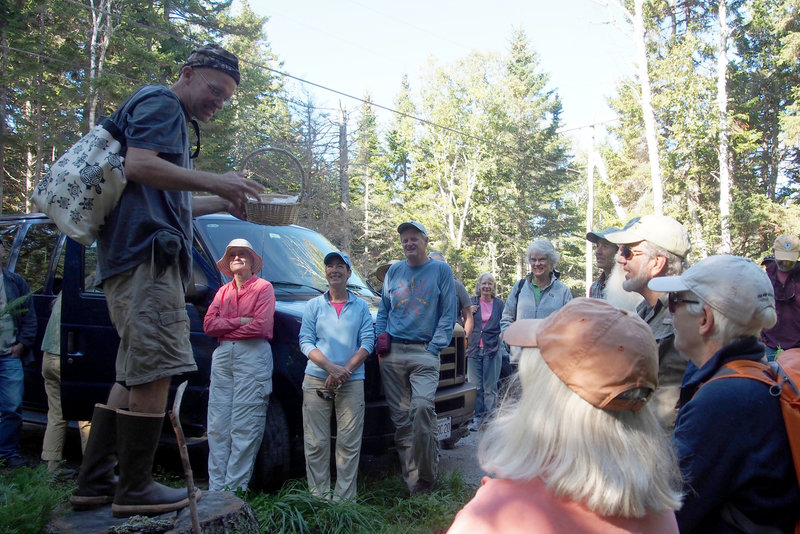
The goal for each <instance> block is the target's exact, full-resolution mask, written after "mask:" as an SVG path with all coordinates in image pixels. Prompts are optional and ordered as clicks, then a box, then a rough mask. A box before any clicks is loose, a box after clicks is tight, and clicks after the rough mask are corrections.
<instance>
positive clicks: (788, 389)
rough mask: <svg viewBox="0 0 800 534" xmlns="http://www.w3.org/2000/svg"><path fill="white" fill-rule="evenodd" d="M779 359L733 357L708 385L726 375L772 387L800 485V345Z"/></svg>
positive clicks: (797, 531)
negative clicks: (779, 405) (765, 359)
mask: <svg viewBox="0 0 800 534" xmlns="http://www.w3.org/2000/svg"><path fill="white" fill-rule="evenodd" d="M778 360H780V363H779V362H777V361H774V362H769V363H763V362H756V361H752V360H733V361H730V362H728V363H726V364H725V365H723V366H722V367H721V368H720V370H719V371H718V372H717V374H716V375H715V376H713V377H712V378H711V379H709V380H708V381H707V382H706V384H708V382H712V381H714V380H721V379H723V378H750V379H752V380H758V381H759V382H762V383H764V384H767V385H768V386H769V393H770V395H772V396H773V397H779V398H780V402H781V412H782V414H783V422H784V425H785V426H786V435H787V436H788V437H789V447H790V448H791V449H792V460H794V471H795V475H796V476H797V483H798V485H800V348H796V349H789V350H785V351H783V352H781V353H780V355H779V356H778ZM704 385H705V384H704ZM794 532H795V534H800V519H798V520H797V523H796V524H795V528H794Z"/></svg>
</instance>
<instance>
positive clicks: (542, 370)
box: [478, 348, 681, 517]
mask: <svg viewBox="0 0 800 534" xmlns="http://www.w3.org/2000/svg"><path fill="white" fill-rule="evenodd" d="M565 350H568V349H566V348H565ZM515 380H518V381H519V382H518V384H517V385H518V386H519V388H517V389H518V390H521V392H520V393H519V396H518V398H516V399H514V400H509V398H508V396H507V397H506V400H504V402H503V406H502V407H501V409H500V411H499V414H498V416H497V418H496V419H495V420H494V421H493V422H492V423H491V424H490V426H489V428H488V429H487V431H486V433H485V435H484V437H483V439H482V440H481V443H480V447H479V451H478V457H479V460H480V464H481V467H482V468H483V469H484V470H485V471H487V472H489V473H493V474H495V475H497V476H499V477H502V478H507V479H512V480H532V479H534V478H537V477H539V478H541V479H542V480H543V481H544V483H545V484H546V485H547V488H548V490H549V491H550V492H551V493H552V494H553V495H554V496H556V497H561V498H567V499H570V500H572V501H575V502H580V503H582V504H584V505H585V506H586V507H588V508H589V509H590V510H592V511H593V512H595V513H597V514H600V515H603V516H619V517H643V516H645V515H647V514H648V513H652V512H656V513H657V512H662V511H665V510H677V509H678V508H680V505H681V492H680V484H681V478H680V471H679V469H678V463H677V459H676V457H675V454H674V452H673V450H672V448H671V446H670V440H669V437H668V436H667V435H666V433H665V431H664V430H663V429H662V427H661V424H660V423H659V421H658V419H657V417H656V415H655V412H654V407H653V406H652V405H651V404H650V403H648V404H647V405H645V406H644V407H643V408H642V409H641V410H639V411H638V412H633V411H624V412H612V411H606V410H601V409H599V408H595V407H594V406H592V405H591V404H589V403H588V402H586V401H585V400H583V399H582V398H581V397H579V396H578V395H577V394H576V393H575V392H573V391H572V390H571V389H569V388H568V387H567V386H566V385H565V384H564V383H563V382H562V381H561V380H560V379H559V378H558V377H557V376H556V375H555V374H554V373H553V372H552V371H551V370H550V368H549V367H548V366H547V364H546V363H545V362H544V360H543V359H542V357H541V354H539V350H538V349H535V348H526V349H523V350H522V357H521V358H520V366H519V373H518V378H515ZM512 389H514V388H512Z"/></svg>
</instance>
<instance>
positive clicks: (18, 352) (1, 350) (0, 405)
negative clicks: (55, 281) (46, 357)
mask: <svg viewBox="0 0 800 534" xmlns="http://www.w3.org/2000/svg"><path fill="white" fill-rule="evenodd" d="M5 257H6V249H5V247H4V246H3V243H2V241H0V267H2V270H3V272H2V275H0V312H1V313H2V315H0V467H8V468H12V469H13V468H17V467H23V466H26V465H28V463H27V462H26V461H25V459H24V458H23V457H22V455H20V451H19V436H20V433H21V432H22V394H23V390H24V373H23V370H22V359H23V357H24V356H25V355H26V353H28V352H29V351H30V350H31V347H32V346H33V344H34V342H35V341H36V312H35V311H34V309H33V300H32V299H31V296H30V293H31V290H30V289H28V283H27V282H25V279H23V278H22V277H21V276H20V275H18V274H15V273H12V272H11V271H9V270H8V269H6V267H5ZM20 299H24V301H23V302H19V300H20Z"/></svg>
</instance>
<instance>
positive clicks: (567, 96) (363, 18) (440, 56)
mask: <svg viewBox="0 0 800 534" xmlns="http://www.w3.org/2000/svg"><path fill="white" fill-rule="evenodd" d="M250 5H251V7H252V8H253V9H254V10H255V11H256V13H258V14H260V15H264V16H268V17H270V20H269V22H268V23H267V25H266V28H265V30H266V34H267V38H268V40H269V42H270V48H271V50H272V51H273V52H274V53H275V54H277V55H278V56H279V57H280V58H281V59H282V60H283V61H284V71H286V72H288V73H289V74H292V75H294V76H298V77H301V78H304V79H307V80H310V81H312V82H314V83H317V84H320V85H324V86H327V87H331V88H334V89H336V90H339V91H342V92H344V93H347V94H350V95H354V96H357V97H362V96H363V95H364V93H365V91H367V90H369V92H370V94H371V95H372V100H373V102H375V103H377V104H381V105H384V106H387V107H394V99H395V97H396V95H397V93H398V91H399V87H400V80H401V77H402V75H403V74H408V76H409V79H410V82H411V86H412V91H414V92H416V90H418V88H419V79H420V73H421V72H422V70H423V68H424V67H425V65H426V64H427V62H428V58H429V57H430V56H433V57H434V58H435V59H436V61H437V63H439V64H443V63H450V62H452V61H454V60H455V59H456V58H460V57H463V56H465V55H467V54H468V53H469V52H470V51H471V50H479V51H481V52H489V51H496V52H505V51H507V50H508V45H509V40H510V38H511V34H512V30H513V29H514V28H517V27H522V28H523V29H524V30H525V32H526V33H527V36H528V39H529V41H530V44H531V46H532V48H533V49H534V50H535V51H536V52H537V53H538V54H539V57H540V60H541V70H542V71H543V72H545V73H548V74H549V75H550V89H555V90H556V91H557V92H558V94H559V95H560V97H561V100H562V103H563V107H564V111H563V115H562V122H563V123H564V124H565V126H567V127H574V126H579V125H581V124H584V123H587V122H590V121H593V120H600V119H607V118H610V117H612V116H613V115H612V112H611V110H610V109H609V108H608V106H607V105H606V103H605V100H606V97H607V96H608V95H611V94H613V91H614V87H615V83H616V81H617V80H618V79H619V78H621V77H623V76H630V74H631V66H630V58H631V56H632V44H631V42H630V41H629V40H628V38H627V37H626V36H625V35H623V34H622V32H621V31H620V30H619V29H617V28H615V27H613V26H611V25H610V24H608V20H609V16H608V14H607V12H606V10H605V8H604V7H601V6H599V5H598V4H597V3H596V2H594V1H593V0H527V1H525V0H494V1H490V2H485V1H484V2H478V1H476V0H461V1H451V0H427V1H421V0H403V1H387V0H372V1H369V0H250ZM293 84H294V82H293ZM291 87H292V88H293V89H297V88H298V87H299V85H298V84H294V85H292V86H291ZM308 90H309V91H310V92H311V93H312V94H313V95H314V97H315V99H316V101H317V103H318V105H322V106H325V107H331V108H336V107H338V104H339V101H340V100H341V101H342V102H343V103H344V104H345V105H346V106H347V108H348V109H349V110H354V109H356V108H357V106H358V103H357V102H355V101H352V100H349V99H347V98H345V97H342V96H340V95H337V94H334V93H331V92H328V91H324V90H321V89H318V88H314V87H308ZM384 126H386V125H385V124H384Z"/></svg>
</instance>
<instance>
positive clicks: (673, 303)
mask: <svg viewBox="0 0 800 534" xmlns="http://www.w3.org/2000/svg"><path fill="white" fill-rule="evenodd" d="M679 302H683V303H685V304H700V301H699V300H691V299H682V298H680V297H679V296H678V294H677V293H670V294H669V297H668V298H667V308H668V309H669V312H670V313H675V308H676V307H677V305H678V303H679Z"/></svg>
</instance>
